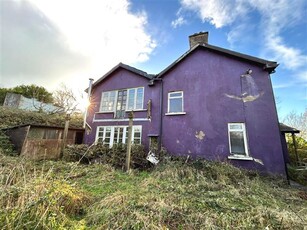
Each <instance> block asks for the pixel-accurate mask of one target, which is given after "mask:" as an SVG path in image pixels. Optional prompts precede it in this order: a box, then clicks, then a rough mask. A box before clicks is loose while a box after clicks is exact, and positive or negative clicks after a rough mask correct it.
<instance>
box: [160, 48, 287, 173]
mask: <svg viewBox="0 0 307 230" xmlns="http://www.w3.org/2000/svg"><path fill="white" fill-rule="evenodd" d="M248 69H252V71H253V73H252V78H253V81H254V82H253V83H252V84H246V85H245V86H244V84H245V83H244V82H243V86H242V77H241V75H243V74H245V73H246V71H247V70H248ZM163 81H164V82H163V84H164V95H163V114H164V115H163V136H162V145H163V146H164V147H165V148H166V149H167V150H168V151H169V152H171V153H173V154H181V155H186V154H189V155H191V156H194V157H204V158H206V159H219V160H228V156H229V153H230V150H229V141H228V123H232V122H244V123H245V125H246V131H247V139H248V147H249V155H250V156H251V157H253V158H254V160H230V161H231V162H232V163H234V164H235V165H240V166H243V167H246V168H256V169H258V170H260V171H264V172H271V173H274V174H281V175H285V167H284V160H283V154H282V146H281V140H280V132H279V126H278V118H277V113H276V109H275V104H274V97H273V92H272V88H271V83H270V79H269V75H268V73H267V72H266V71H264V70H263V68H262V66H258V65H255V64H254V63H249V62H245V61H241V60H238V59H234V58H230V57H226V56H224V55H221V54H218V53H215V52H212V51H209V50H203V49H197V50H196V51H194V53H192V55H189V56H188V57H186V58H185V59H184V60H183V61H182V62H180V63H179V64H178V65H177V66H175V68H173V69H172V70H171V71H169V72H168V73H166V74H165V75H164V76H163ZM241 86H242V87H243V89H244V90H247V92H248V93H250V94H251V95H250V96H251V97H246V99H245V100H247V101H246V102H243V101H242V100H240V97H239V96H240V95H241V94H242V88H241ZM249 87H251V88H252V89H246V88H249ZM179 90H182V91H183V92H184V111H185V112H186V114H185V115H175V116H168V115H165V113H166V112H167V102H168V101H167V100H168V99H167V98H168V92H170V91H179ZM255 91H257V92H255ZM253 95H258V98H257V97H253ZM200 131H202V132H203V133H204V134H205V136H204V137H203V138H202V139H201V138H199V135H197V134H199V132H200ZM261 162H262V163H261Z"/></svg>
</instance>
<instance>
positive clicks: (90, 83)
mask: <svg viewBox="0 0 307 230" xmlns="http://www.w3.org/2000/svg"><path fill="white" fill-rule="evenodd" d="M93 81H94V79H93V78H89V86H88V91H87V101H88V102H89V103H90V100H91V93H92V85H93ZM88 107H89V105H86V108H85V112H84V120H83V128H85V126H86V118H87V112H88Z"/></svg>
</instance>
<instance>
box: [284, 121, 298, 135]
mask: <svg viewBox="0 0 307 230" xmlns="http://www.w3.org/2000/svg"><path fill="white" fill-rule="evenodd" d="M279 129H280V132H282V133H300V130H298V129H296V128H293V127H290V126H288V125H285V124H283V123H279Z"/></svg>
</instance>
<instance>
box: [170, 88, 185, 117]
mask: <svg viewBox="0 0 307 230" xmlns="http://www.w3.org/2000/svg"><path fill="white" fill-rule="evenodd" d="M167 112H168V113H183V92H182V91H176V92H170V93H168V111H167Z"/></svg>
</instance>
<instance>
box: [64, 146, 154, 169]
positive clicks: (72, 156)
mask: <svg viewBox="0 0 307 230" xmlns="http://www.w3.org/2000/svg"><path fill="white" fill-rule="evenodd" d="M126 154H127V145H125V144H115V145H113V147H112V148H109V146H108V145H103V144H102V143H98V144H96V145H91V146H88V145H85V144H82V145H69V146H67V147H66V148H65V150H64V160H66V161H73V162H74V161H79V162H80V163H83V164H93V163H104V164H110V165H112V166H114V167H115V168H124V167H125V164H126ZM146 157H147V152H146V151H145V148H144V146H142V145H132V147H131V164H130V165H131V168H134V169H146V168H149V167H150V166H151V164H150V163H149V162H148V161H147V160H146Z"/></svg>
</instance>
